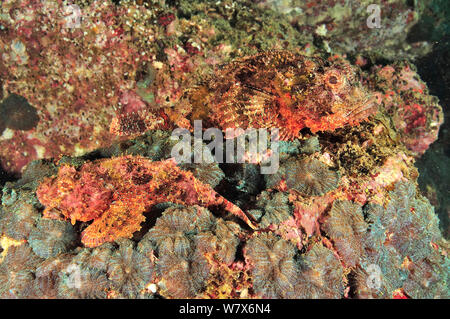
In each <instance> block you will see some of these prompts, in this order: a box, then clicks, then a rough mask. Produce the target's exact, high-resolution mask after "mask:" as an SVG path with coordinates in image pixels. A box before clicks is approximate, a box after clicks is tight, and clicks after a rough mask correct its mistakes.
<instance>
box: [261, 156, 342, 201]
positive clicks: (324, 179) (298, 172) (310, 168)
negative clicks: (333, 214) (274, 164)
mask: <svg viewBox="0 0 450 319" xmlns="http://www.w3.org/2000/svg"><path fill="white" fill-rule="evenodd" d="M280 166H281V167H280V169H279V170H278V172H277V173H275V174H273V175H268V177H267V181H268V186H269V187H275V186H277V185H279V183H280V181H284V182H285V184H286V187H287V188H288V189H293V190H295V191H297V192H299V193H300V194H302V195H304V196H321V195H324V194H326V193H328V192H329V191H331V190H333V189H335V188H336V187H337V186H338V185H339V178H340V176H339V173H338V172H335V171H333V170H331V169H330V168H329V167H327V165H326V164H324V163H322V162H321V161H319V160H317V159H315V158H304V159H300V160H296V159H291V160H288V161H286V162H285V163H282V164H281V165H280Z"/></svg>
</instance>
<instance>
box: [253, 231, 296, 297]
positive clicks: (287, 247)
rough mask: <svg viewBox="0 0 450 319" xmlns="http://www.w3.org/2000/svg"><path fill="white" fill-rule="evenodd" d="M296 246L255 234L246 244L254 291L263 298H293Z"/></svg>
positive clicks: (276, 237) (270, 234)
mask: <svg viewBox="0 0 450 319" xmlns="http://www.w3.org/2000/svg"><path fill="white" fill-rule="evenodd" d="M295 254H296V249H295V247H294V246H293V245H292V244H290V243H288V242H287V241H285V240H283V239H282V238H280V237H278V236H276V235H274V234H273V233H260V234H255V236H252V238H250V239H249V241H248V242H247V244H246V248H245V255H246V257H247V258H248V261H249V263H250V265H251V266H250V267H251V273H252V279H253V289H255V292H256V293H257V294H258V295H261V296H262V297H265V298H295V297H298V296H296V295H295V285H296V281H297V280H298V267H297V265H296V262H295V259H294V256H295Z"/></svg>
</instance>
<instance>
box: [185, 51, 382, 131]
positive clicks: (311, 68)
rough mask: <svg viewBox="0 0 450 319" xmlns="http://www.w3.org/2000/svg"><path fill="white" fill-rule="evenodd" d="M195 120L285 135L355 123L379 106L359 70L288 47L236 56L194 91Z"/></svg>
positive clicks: (331, 128) (326, 129) (191, 100)
mask: <svg viewBox="0 0 450 319" xmlns="http://www.w3.org/2000/svg"><path fill="white" fill-rule="evenodd" d="M188 99H189V102H190V103H191V105H192V113H191V120H196V119H201V120H203V122H204V123H207V125H206V126H213V127H220V128H221V129H223V130H225V129H227V128H234V129H235V128H242V129H247V128H279V129H280V139H281V140H291V139H293V138H296V137H299V136H300V131H301V130H302V129H304V128H309V130H310V131H311V132H313V133H315V132H317V131H333V130H335V129H336V128H339V127H343V126H345V125H356V124H358V123H359V122H361V121H363V120H364V119H366V118H367V117H368V116H369V115H370V114H372V113H373V112H375V111H376V104H375V103H374V99H373V98H372V96H371V95H370V94H369V93H368V91H366V90H365V88H364V87H363V86H362V85H361V83H360V80H359V77H358V73H357V71H356V70H355V69H354V68H353V67H352V66H351V65H350V64H349V63H348V62H347V61H346V60H344V59H339V58H338V59H334V61H329V60H324V59H321V58H318V57H307V56H302V55H299V54H294V53H291V52H288V51H269V52H264V53H259V54H256V55H253V56H249V57H244V58H240V59H237V60H235V61H233V62H231V63H229V64H228V65H226V66H224V67H223V68H222V69H220V70H218V72H216V74H215V75H214V77H212V78H211V79H210V80H209V82H207V83H206V84H205V85H201V86H198V87H196V88H194V89H192V90H190V92H189V94H188Z"/></svg>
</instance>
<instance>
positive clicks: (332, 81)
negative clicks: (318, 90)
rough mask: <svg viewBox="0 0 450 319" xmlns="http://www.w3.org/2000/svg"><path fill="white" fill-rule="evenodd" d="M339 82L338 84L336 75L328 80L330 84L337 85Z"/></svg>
mask: <svg viewBox="0 0 450 319" xmlns="http://www.w3.org/2000/svg"><path fill="white" fill-rule="evenodd" d="M337 82H338V79H337V77H335V76H334V75H332V76H330V77H329V78H328V83H330V84H337Z"/></svg>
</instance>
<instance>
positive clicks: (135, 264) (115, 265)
mask: <svg viewBox="0 0 450 319" xmlns="http://www.w3.org/2000/svg"><path fill="white" fill-rule="evenodd" d="M153 267H154V265H153V262H152V260H151V259H150V258H149V257H148V256H146V255H144V254H142V253H141V252H139V251H138V250H136V249H135V248H134V243H133V242H132V241H130V240H127V239H125V240H122V241H121V242H120V246H119V248H118V249H117V250H116V251H114V252H113V254H112V256H111V259H110V260H109V261H108V270H107V273H108V278H109V280H110V281H111V282H112V286H113V287H114V289H115V290H116V291H118V292H119V293H120V294H121V295H122V296H124V297H127V298H136V297H137V296H138V295H139V293H140V291H141V290H143V289H144V288H145V286H146V284H147V283H149V282H150V280H151V279H152V276H153Z"/></svg>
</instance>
